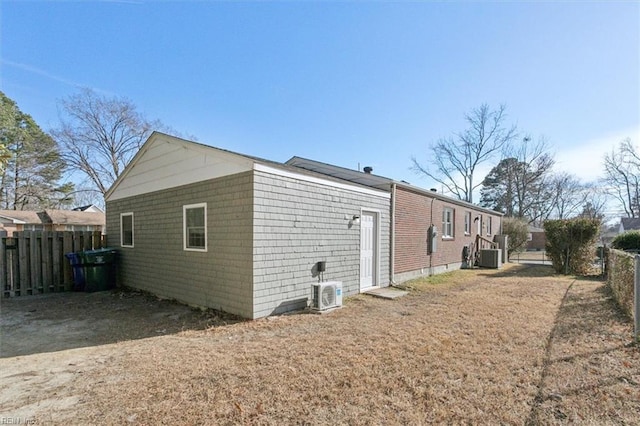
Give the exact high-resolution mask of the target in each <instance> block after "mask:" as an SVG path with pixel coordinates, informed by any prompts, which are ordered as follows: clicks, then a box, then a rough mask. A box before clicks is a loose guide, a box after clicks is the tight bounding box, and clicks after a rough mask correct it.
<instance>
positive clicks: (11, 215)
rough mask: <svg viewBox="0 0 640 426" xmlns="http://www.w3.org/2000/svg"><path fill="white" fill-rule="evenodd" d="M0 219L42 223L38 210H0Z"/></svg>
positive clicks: (22, 222) (12, 221) (14, 221)
mask: <svg viewBox="0 0 640 426" xmlns="http://www.w3.org/2000/svg"><path fill="white" fill-rule="evenodd" d="M0 219H3V220H4V221H8V222H11V223H21V224H32V223H38V224H40V223H42V220H41V219H40V216H38V212H34V211H27V210H0Z"/></svg>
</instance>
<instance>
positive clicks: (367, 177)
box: [285, 157, 504, 216]
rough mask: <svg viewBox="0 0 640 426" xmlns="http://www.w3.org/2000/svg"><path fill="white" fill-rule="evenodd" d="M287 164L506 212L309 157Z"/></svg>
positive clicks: (471, 206)
mask: <svg viewBox="0 0 640 426" xmlns="http://www.w3.org/2000/svg"><path fill="white" fill-rule="evenodd" d="M285 164H288V165H292V166H295V167H300V168H304V169H307V170H312V171H315V172H318V173H322V174H327V175H329V176H333V177H336V178H339V179H343V180H346V181H349V182H355V183H359V184H361V185H365V186H370V187H372V188H377V189H383V190H385V191H391V187H392V186H393V185H396V186H400V187H403V188H406V189H408V190H411V191H413V192H417V193H419V194H422V195H425V196H427V197H431V198H436V199H438V200H441V201H445V202H447V203H452V204H457V205H459V206H463V207H467V208H472V209H474V210H478V211H483V212H486V213H491V214H495V215H500V216H504V213H501V212H497V211H495V210H491V209H488V208H485V207H480V206H477V205H475V204H472V203H468V202H466V201H462V200H458V199H455V198H452V197H449V196H446V195H444V194H440V193H438V192H436V191H434V190H426V189H424V188H420V187H417V186H414V185H411V184H410V183H408V182H404V181H396V180H394V179H391V178H387V177H383V176H378V175H374V174H372V173H367V172H359V171H357V170H352V169H347V168H345V167H340V166H334V165H332V164H327V163H322V162H320V161H315V160H310V159H308V158H302V157H292V158H290V159H289V160H288V161H287V162H286V163H285Z"/></svg>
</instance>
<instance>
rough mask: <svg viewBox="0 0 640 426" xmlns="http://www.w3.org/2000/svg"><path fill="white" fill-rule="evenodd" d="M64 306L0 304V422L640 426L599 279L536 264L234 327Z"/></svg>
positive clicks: (108, 306)
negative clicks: (392, 296)
mask: <svg viewBox="0 0 640 426" xmlns="http://www.w3.org/2000/svg"><path fill="white" fill-rule="evenodd" d="M70 296H71V297H67V298H65V297H62V295H54V296H46V297H36V298H32V299H28V298H24V299H13V300H9V301H5V300H3V302H2V358H0V382H1V383H2V387H3V391H2V393H1V394H0V420H2V419H11V420H12V421H13V422H14V423H16V422H17V420H21V421H22V423H23V424H25V423H26V422H27V421H31V422H37V423H41V424H149V425H154V424H173V423H176V424H429V423H456V424H460V423H465V424H557V423H586V424H635V423H636V422H637V419H638V418H640V351H639V350H638V347H636V346H632V345H629V344H628V343H629V342H630V339H631V332H632V330H631V323H630V321H628V320H627V319H625V318H624V317H622V316H621V315H620V314H619V312H618V311H617V309H616V308H615V306H614V305H613V303H612V301H611V299H610V296H609V294H608V292H607V291H606V289H605V288H604V285H603V283H602V282H599V281H591V280H574V279H571V278H566V277H558V276H554V275H552V274H551V269H550V268H549V267H545V266H535V267H532V266H522V265H520V266H514V265H509V266H507V267H506V268H504V269H503V270H500V271H482V270H474V271H456V272H455V273H453V274H447V275H443V276H436V277H432V279H430V280H429V282H426V283H413V284H412V285H411V291H410V292H409V294H408V295H407V296H405V297H402V298H400V299H396V300H382V299H376V298H373V297H371V296H365V295H359V296H356V297H351V298H347V299H346V301H345V306H344V308H343V309H340V310H337V311H334V312H332V313H330V314H328V315H287V316H280V317H272V318H268V319H264V320H260V321H248V322H244V321H243V322H235V323H234V322H233V320H232V319H231V318H220V317H217V316H215V315H212V314H210V313H201V312H199V311H194V310H191V309H189V308H186V307H183V306H180V305H177V304H173V303H170V302H166V301H165V302H161V301H157V300H156V299H154V298H150V297H147V296H144V295H140V294H132V293H123V294H120V293H113V294H112V293H95V294H72V295H70ZM58 297H59V298H60V299H59V300H57V299H56V298H58ZM49 298H50V299H49ZM51 300H54V301H55V302H56V303H54V304H52V303H50V302H51ZM52 307H53V309H52V310H50V309H51V308H52ZM98 320H100V321H98ZM224 322H226V323H227V325H222V324H223V323H224ZM20 324H22V325H20ZM43 328H44V329H45V331H44V332H43V331H42V329H43ZM47 330H49V331H48V332H47ZM56 330H57V331H58V332H56ZM34 333H35V334H34ZM21 336H22V337H21ZM28 336H31V337H28ZM43 336H46V339H44V338H43ZM21 339H22V340H21ZM29 342H31V343H29ZM9 345H11V347H9ZM5 423H6V421H5Z"/></svg>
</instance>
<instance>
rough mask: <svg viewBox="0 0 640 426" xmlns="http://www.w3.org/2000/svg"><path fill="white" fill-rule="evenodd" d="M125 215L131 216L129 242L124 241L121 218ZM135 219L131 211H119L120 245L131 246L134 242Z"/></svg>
mask: <svg viewBox="0 0 640 426" xmlns="http://www.w3.org/2000/svg"><path fill="white" fill-rule="evenodd" d="M125 216H131V244H125V243H124V227H123V226H122V219H123V218H124V217H125ZM134 224H135V219H134V216H133V212H127V213H120V247H129V248H133V246H134V243H135V225H134Z"/></svg>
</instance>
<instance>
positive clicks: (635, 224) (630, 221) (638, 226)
mask: <svg viewBox="0 0 640 426" xmlns="http://www.w3.org/2000/svg"><path fill="white" fill-rule="evenodd" d="M620 225H621V226H622V229H624V230H625V231H632V230H640V218H637V217H623V218H621V219H620Z"/></svg>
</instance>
